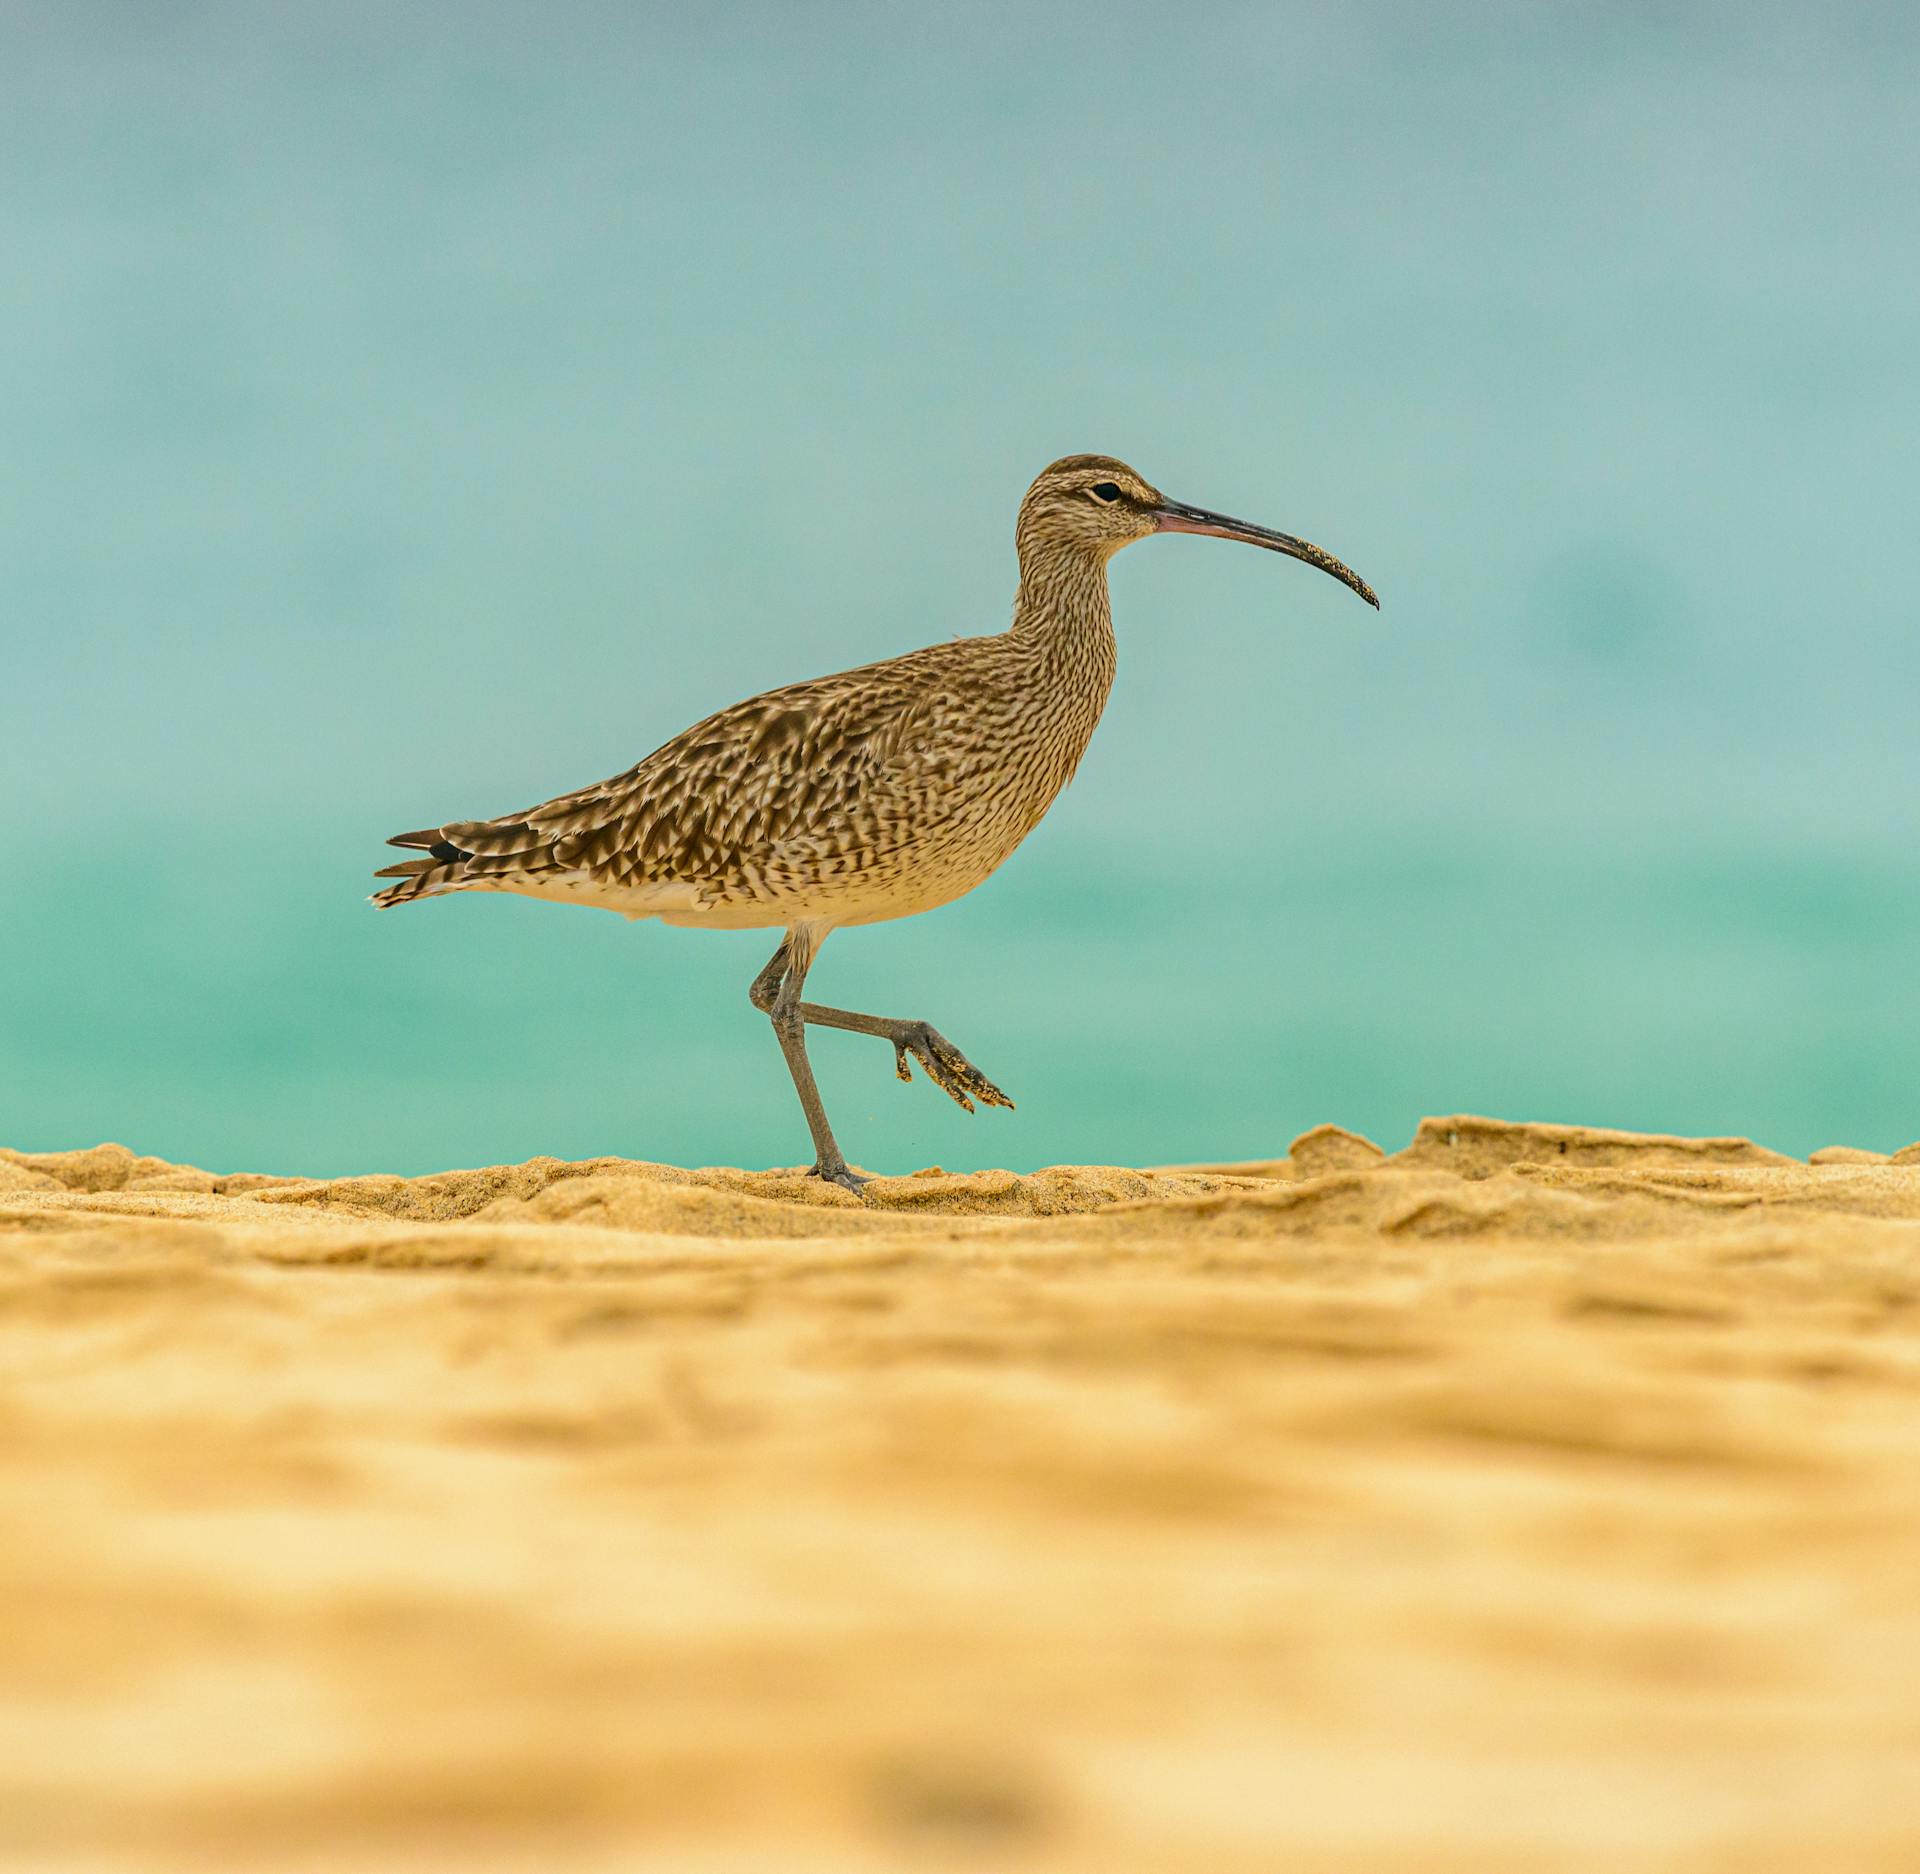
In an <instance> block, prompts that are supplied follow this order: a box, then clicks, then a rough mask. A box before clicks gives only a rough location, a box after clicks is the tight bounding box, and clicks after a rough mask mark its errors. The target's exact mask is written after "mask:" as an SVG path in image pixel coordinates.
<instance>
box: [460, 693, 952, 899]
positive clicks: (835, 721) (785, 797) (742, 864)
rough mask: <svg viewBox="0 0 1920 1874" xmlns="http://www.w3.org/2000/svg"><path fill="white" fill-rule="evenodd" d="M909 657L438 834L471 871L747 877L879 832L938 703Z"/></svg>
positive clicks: (764, 698)
mask: <svg viewBox="0 0 1920 1874" xmlns="http://www.w3.org/2000/svg"><path fill="white" fill-rule="evenodd" d="M915 661H916V660H915V659H912V658H899V659H894V660H892V661H890V662H889V663H885V664H872V665H868V666H866V667H865V668H863V669H860V670H852V671H847V672H844V673H842V674H841V675H839V676H834V677H822V678H818V679H816V680H815V681H813V682H810V683H798V684H791V685H789V686H787V687H786V688H784V689H779V690H770V691H768V692H766V693H765V694H764V695H761V696H755V697H750V698H749V699H748V700H747V701H746V702H743V703H736V704H734V705H733V706H732V707H731V708H729V709H723V710H721V711H720V712H719V713H718V714H717V715H713V716H709V717H708V718H707V719H706V720H705V721H704V722H698V723H695V724H694V726H693V727H692V728H690V729H687V730H685V731H684V732H683V733H682V734H680V735H677V736H675V737H674V738H673V740H672V741H670V742H668V743H666V744H665V745H664V746H662V747H661V748H658V749H656V750H655V751H654V752H653V753H652V754H651V755H649V756H647V757H646V759H645V760H643V761H640V762H637V763H635V765H634V766H633V767H631V768H629V769H627V770H626V771H625V772H624V773H623V774H617V775H615V776H613V777H612V778H611V779H610V780H606V781H602V782H598V783H596V784H595V785H594V786H592V787H586V788H581V789H578V790H577V791H575V792H574V793H571V794H563V795H561V796H559V797H558V798H557V799H554V800H550V801H545V802H543V803H542V804H541V805H540V806H537V807H532V808H529V809H528V810H527V811H526V812H524V813H521V814H514V815H509V816H505V817H503V818H501V819H498V820H477V821H465V822H459V823H456V824H453V825H449V826H446V827H443V828H441V829H440V837H441V838H443V839H444V840H446V841H448V842H450V843H451V844H453V845H455V846H457V847H459V848H460V849H461V850H462V851H464V852H467V853H470V854H472V855H473V856H472V858H471V859H469V860H468V862H467V864H466V866H465V868H464V870H465V872H466V873H467V874H468V875H469V876H473V875H480V876H487V875H504V874H513V875H517V876H535V877H537V876H539V875H540V874H543V873H575V874H577V873H580V872H585V873H587V874H589V875H590V876H592V877H594V878H596V879H599V880H601V881H602V882H604V883H607V884H610V885H621V886H634V885H644V884H651V883H655V882H666V881H679V882H686V883H692V884H716V885H718V884H738V883H742V882H745V883H751V882H753V881H754V880H756V879H758V878H762V877H765V876H768V875H771V874H777V873H779V872H781V871H783V870H784V869H785V867H786V866H787V865H789V864H792V863H795V862H797V861H800V860H802V859H805V860H809V861H812V860H817V859H818V858H820V857H822V856H832V855H835V854H846V853H849V852H852V851H854V850H856V849H857V848H859V847H860V845H861V844H862V842H866V843H868V844H872V843H874V842H876V841H883V840H884V839H885V837H886V828H885V826H884V824H883V823H882V822H883V821H884V818H885V804H884V803H885V801H886V799H887V798H888V795H889V790H888V788H887V787H886V786H885V785H883V782H884V777H885V775H886V773H887V770H888V768H889V765H890V764H891V763H892V762H893V761H894V760H895V759H896V757H897V756H898V755H899V753H900V751H901V749H902V747H903V745H904V744H905V743H906V742H907V741H909V740H911V739H912V737H913V735H914V731H915V728H916V725H917V724H918V723H919V721H920V719H921V718H922V717H924V716H925V714H926V712H927V710H928V708H929V706H930V705H929V697H928V692H927V689H926V686H925V681H924V677H923V676H918V675H916V673H915V672H914V671H913V670H912V669H910V668H905V666H910V665H912V664H913V663H914V662H915Z"/></svg>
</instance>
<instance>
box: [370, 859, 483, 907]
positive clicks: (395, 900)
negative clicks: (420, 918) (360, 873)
mask: <svg viewBox="0 0 1920 1874" xmlns="http://www.w3.org/2000/svg"><path fill="white" fill-rule="evenodd" d="M461 873H462V868H461V867H460V866H459V865H457V864H455V865H442V864H441V863H440V862H439V861H438V860H437V859H414V860H410V861H409V862H408V863H407V864H405V865H390V866H388V867H386V868H385V869H384V870H383V871H379V872H376V873H374V877H375V878H392V879H398V880H399V881H400V882H399V883H398V884H397V885H389V886H388V887H387V888H386V889H385V890H384V891H377V892H375V893H374V894H373V898H372V903H373V904H374V905H375V906H377V907H378V908H379V909H380V910H382V911H386V910H390V909H391V908H392V907H393V906H394V905H397V904H411V903H412V902H413V901H414V899H416V898H437V897H439V896H441V895H442V894H443V893H445V892H450V891H458V890H460V888H461V887H462V886H463V885H464V884H465V883H466V882H467V881H466V880H465V879H464V878H463V877H462V876H461Z"/></svg>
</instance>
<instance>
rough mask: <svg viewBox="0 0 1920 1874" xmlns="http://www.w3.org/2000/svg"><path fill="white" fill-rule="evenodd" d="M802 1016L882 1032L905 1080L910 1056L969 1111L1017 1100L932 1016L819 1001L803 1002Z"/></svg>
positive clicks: (864, 1032) (822, 1023)
mask: <svg viewBox="0 0 1920 1874" xmlns="http://www.w3.org/2000/svg"><path fill="white" fill-rule="evenodd" d="M800 1019H801V1020H802V1021H804V1022H812V1023H813V1024H814V1025H815V1026H816V1027H819V1028H849V1029H851V1030H852V1031H853V1032H854V1033H855V1034H857V1035H878V1036H879V1037H880V1038H881V1040H883V1041H891V1042H892V1043H893V1071H894V1072H895V1073H896V1074H898V1075H899V1076H900V1078H901V1079H902V1080H911V1079H912V1078H913V1073H912V1070H911V1069H910V1068H909V1067H908V1066H907V1056H908V1055H909V1054H911V1055H912V1056H913V1058H914V1059H915V1060H916V1061H918V1062H919V1063H920V1065H921V1066H922V1067H924V1068H925V1069H926V1072H927V1078H928V1079H929V1080H931V1081H932V1082H933V1084H934V1085H935V1086H936V1087H938V1088H940V1089H941V1091H942V1092H944V1093H947V1094H949V1095H951V1096H952V1097H953V1098H954V1099H956V1100H958V1101H959V1102H960V1104H961V1105H962V1106H964V1107H965V1108H966V1109H967V1111H968V1112H972V1111H973V1102H974V1101H975V1100H978V1101H980V1103H981V1104H982V1105H983V1106H1005V1107H1009V1108H1011V1107H1012V1105H1013V1102H1012V1101H1011V1100H1010V1099H1008V1098H1007V1096H1006V1095H1005V1094H1004V1093H1002V1092H1001V1091H1000V1089H999V1088H998V1087H996V1086H995V1085H994V1084H993V1082H992V1081H991V1080H989V1079H988V1078H987V1077H986V1075H985V1074H983V1073H982V1072H981V1071H980V1070H979V1068H977V1067H976V1066H974V1064H973V1063H972V1062H971V1061H970V1060H968V1059H967V1057H966V1056H965V1055H964V1054H962V1053H961V1052H960V1050H959V1049H958V1048H956V1047H955V1046H954V1045H953V1043H952V1042H951V1041H949V1040H948V1039H947V1038H946V1036H945V1035H943V1034H942V1033H941V1032H940V1031H939V1029H937V1028H936V1027H934V1025H933V1024H932V1023H931V1022H918V1021H911V1020H898V1019H896V1018H895V1017H893V1016H890V1015H861V1014H858V1013H856V1012H855V1011H854V1010H852V1009H829V1008H823V1007H822V1006H821V1005H820V1004H819V1003H818V1002H803V1003H801V1004H800Z"/></svg>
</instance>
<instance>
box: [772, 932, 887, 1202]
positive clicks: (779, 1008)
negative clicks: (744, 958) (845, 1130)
mask: <svg viewBox="0 0 1920 1874" xmlns="http://www.w3.org/2000/svg"><path fill="white" fill-rule="evenodd" d="M823 935H824V933H822V932H816V931H814V930H811V929H809V928H808V927H807V926H806V925H804V924H802V925H796V926H795V927H794V928H793V929H792V930H790V931H788V932H787V935H786V939H785V941H784V942H783V943H782V944H781V945H780V948H779V949H778V950H776V951H775V952H774V953H773V956H772V958H771V960H770V961H769V962H768V964H767V967H766V968H765V969H763V970H762V971H761V972H760V974H759V975H758V976H756V977H755V978H754V982H753V987H752V989H750V990H749V991H748V994H749V995H750V996H751V997H752V998H753V1006H754V1007H755V1008H757V1009H760V1010H762V1011H764V1012H765V1013H766V1014H767V1015H768V1016H770V1017H771V1018H772V1020H773V1032H774V1034H775V1036H776V1037H777V1038H778V1040H779V1043H780V1052H781V1053H782V1054H784V1055H785V1056H786V1057H787V1072H788V1073H790V1074H791V1075H792V1076H793V1090H794V1092H796V1093H797V1094H799V1096H800V1109H801V1111H802V1112H804V1113H805V1114H806V1116H807V1130H808V1131H809V1132H811V1133H812V1134H813V1153H814V1163H813V1175H814V1176H815V1177H816V1178H825V1179H826V1180H827V1182H828V1183H829V1184H837V1185H839V1186H840V1188H841V1189H842V1190H845V1191H852V1192H854V1193H855V1194H856V1195H857V1194H858V1192H859V1190H860V1187H861V1186H862V1185H863V1184H865V1183H866V1180H865V1179H864V1178H862V1177H859V1176H857V1175H856V1174H855V1173H854V1172H852V1171H849V1170H848V1169H847V1161H846V1159H845V1157H844V1156H843V1155H842V1154H841V1151H840V1147H839V1146H838V1145H837V1144H836V1143H835V1142H834V1137H833V1128H832V1127H831V1126H830V1125H828V1124H827V1109H826V1107H825V1106H824V1105H822V1104H821V1100H820V1088H819V1086H818V1084H817V1083H816V1082H815V1080H814V1077H813V1067H812V1065H811V1063H810V1062H809V1061H808V1060H807V1025H806V1017H805V1016H803V1015H802V1014H801V1012H800V986H801V984H802V983H804V982H805V981H806V980H807V971H808V969H809V968H810V967H811V966H812V963H813V958H814V952H815V951H817V950H818V949H819V947H820V942H821V938H822V936H823Z"/></svg>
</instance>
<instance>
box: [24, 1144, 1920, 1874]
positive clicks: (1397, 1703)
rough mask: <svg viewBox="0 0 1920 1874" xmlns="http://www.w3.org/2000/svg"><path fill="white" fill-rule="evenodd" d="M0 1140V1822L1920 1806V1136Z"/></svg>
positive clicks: (1596, 1852)
mask: <svg viewBox="0 0 1920 1874" xmlns="http://www.w3.org/2000/svg"><path fill="white" fill-rule="evenodd" d="M1816 1161H1817V1162H1816V1163H1815V1164H1813V1165H1811V1166H1809V1165H1805V1164H1801V1163H1798V1162H1797V1161H1793V1160H1789V1159H1784V1158H1780V1157H1778V1156H1776V1155H1774V1154H1772V1153H1769V1152H1765V1151H1762V1150H1760V1149H1758V1148H1757V1147H1754V1146H1752V1145H1748V1144H1746V1143H1744V1142H1743V1141H1727V1140H1720V1141H1685V1140H1660V1139H1643V1138H1636V1137H1633V1136H1630V1135H1625V1134H1613V1133H1599V1132H1593V1131H1589V1130H1583V1129H1580V1128H1570V1127H1569V1128H1562V1127H1544V1126H1539V1127H1520V1126H1503V1125H1497V1124H1494V1123H1492V1122H1489V1121H1485V1120H1472V1119H1442V1120H1433V1121H1429V1122H1427V1124H1426V1125H1425V1126H1423V1127H1422V1129H1421V1132H1420V1134H1419V1136H1418V1138H1417V1139H1416V1140H1415V1142H1414V1144H1413V1145H1412V1146H1411V1147H1410V1148H1409V1149H1408V1150H1407V1151H1405V1152H1402V1153H1400V1154H1398V1155H1396V1156H1394V1157H1390V1158H1383V1157H1382V1156H1381V1155H1380V1154H1379V1153H1378V1152H1377V1151H1376V1150H1375V1149H1374V1148H1372V1147H1370V1146H1368V1145H1366V1144H1365V1143H1364V1142H1363V1141H1359V1140H1356V1139H1353V1138H1351V1137H1350V1136H1349V1135H1346V1134H1340V1133H1336V1132H1334V1131H1333V1130H1332V1129H1330V1128H1329V1129H1324V1130H1323V1131H1321V1132H1319V1133H1316V1134H1310V1135H1308V1137H1307V1138H1306V1139H1305V1140H1302V1141H1300V1142H1298V1143H1297V1144H1296V1147H1295V1149H1294V1151H1293V1153H1292V1155H1291V1156H1290V1157H1289V1158H1287V1159H1283V1160H1279V1161H1276V1162H1274V1163H1272V1164H1269V1165H1263V1166H1258V1167H1240V1168H1234V1167H1215V1168H1211V1169H1209V1170H1205V1171H1182V1172H1165V1173H1151V1172H1135V1171H1118V1170H1076V1169H1061V1170H1053V1171H1046V1172H1041V1173H1038V1174H1036V1175H1035V1176H1032V1177H1014V1176H1011V1175H1009V1174H1006V1173H983V1174H977V1175H974V1176H969V1177H953V1178H949V1177H945V1176H942V1175H939V1174H937V1173H923V1174H921V1175H919V1176H917V1177H913V1178H900V1179H890V1180H883V1181H880V1182H878V1183H876V1185H875V1186H874V1187H873V1190H872V1194H871V1197H872V1201H871V1202H870V1203H869V1204H867V1205H866V1206H864V1207H863V1206H862V1205H861V1204H859V1203H858V1202H857V1201H855V1200H853V1199H851V1198H849V1197H847V1196H846V1195H845V1194H844V1193H842V1192H839V1191H834V1190H828V1189H826V1188H824V1187H822V1186H819V1185H817V1184H813V1183H811V1182H809V1181H806V1180H802V1179H799V1178H796V1177H794V1176H791V1175H788V1174H778V1173H768V1174H748V1173H742V1172H734V1171H709V1172H686V1171H678V1170H674V1169H670V1168H666V1167H661V1166H654V1165H644V1164H637V1163H629V1162H625V1161H619V1160H604V1161H600V1162H597V1163H592V1164H580V1165H571V1164H561V1163H558V1162H556V1161H553V1160H536V1161H534V1162H533V1163H531V1164H528V1165H520V1166H513V1167H507V1168H496V1169H493V1170H487V1171H472V1172H451V1173H447V1174H445V1175H443V1176H439V1177H433V1178H419V1179H412V1180H402V1179H398V1178H361V1179H349V1180H344V1181H339V1182H335V1183H313V1182H308V1181H296V1180H275V1179H266V1178H245V1177H233V1178H216V1177H213V1176H210V1175H208V1174H207V1173H204V1172H200V1171H195V1170H191V1169H188V1168H184V1167H178V1166H172V1165H166V1164H163V1163H161V1162H159V1161H157V1160H154V1159H141V1158H135V1157H133V1156H132V1155H131V1154H130V1153H128V1152H126V1151H124V1150H123V1149H122V1148H120V1147H117V1146H100V1147H97V1148H95V1149H94V1150H92V1151H87V1152H76V1153H69V1154H64V1155H60V1156H56V1157H27V1156H24V1155H20V1154H0V1452H3V1453H4V1464H3V1465H0V1866H4V1867H6V1868H7V1869H9V1870H11V1869H14V1868H20V1869H35V1870H38V1869H46V1870H50V1871H58V1870H68V1869H87V1870H100V1871H102V1874H105V1871H106V1870H113V1869H121V1868H135V1867H176V1866H177V1867H202V1866H205V1867H210V1868H231V1869H247V1870H254V1869H272V1870H281V1869H298V1870H306V1869H316V1870H317V1869H326V1870H329V1871H347V1870H353V1871H357V1870H375V1869H382V1870H384V1869H401V1868H405V1869H409V1870H420V1871H422V1874H440V1871H441V1870H448V1871H449V1874H451V1871H452V1870H461V1871H462V1874H466V1871H472V1874H494V1871H495V1870H506V1869H512V1870H522V1869H525V1870H550V1869H551V1870H557V1869H566V1870H573V1871H579V1874H600V1871H601V1870H614V1869H627V1868H648V1869H655V1868H657V1869H663V1870H687V1871H688V1874H709V1871H712V1874H719V1871H720V1870H749V1869H751V1870H760V1869H767V1870H777V1871H779V1874H813V1871H814V1870H823V1871H824V1870H830V1869H849V1870H864V1869H869V1868H872V1869H881V1868H894V1867H921V1866H925V1867H930V1868H937V1869H943V1868H955V1867H986V1868H994V1869H1008V1870H1028V1869H1048V1870H1052V1869H1061V1870H1069V1869H1070V1870H1082V1869H1084V1870H1088V1871H1089V1874H1091V1871H1093V1870H1101V1871H1102V1874H1110V1871H1118V1870H1125V1869H1132V1868H1142V1869H1146V1868H1169V1869H1172V1868H1179V1869H1193V1870H1208V1871H1219V1874H1239V1871H1240V1870H1249V1871H1250V1870H1256V1869H1258V1870H1263V1871H1265V1870H1315V1871H1318V1870H1330V1871H1332V1874H1358V1871H1359V1870H1388V1869H1392V1870H1395V1871H1396V1874H1398V1871H1400V1870H1427V1869H1441V1870H1448V1871H1449V1874H1456V1871H1457V1874H1468V1870H1472V1871H1473V1874H1484V1871H1486V1870H1514V1871H1515V1874H1519V1871H1520V1870H1525V1871H1526V1874H1553V1871H1555V1870H1561V1869H1580V1870H1588V1869H1591V1870H1601V1869H1606V1870H1609V1871H1610V1874H1611V1871H1612V1870H1619V1869H1625V1868H1632V1869H1636V1870H1637V1869H1652V1868H1657V1869H1676V1870H1680V1869H1684V1870H1714V1871H1715V1874H1722V1871H1724V1874H1733V1871H1734V1870H1739V1871H1740V1874H1758V1871H1764V1870H1771V1869H1789V1868H1790V1869H1795V1870H1807V1874H1815V1871H1818V1874H1835V1871H1836V1870H1848V1871H1851V1870H1864V1869H1876V1870H1877V1869H1886V1870H1893V1869H1903V1870H1904V1869H1911V1868H1914V1867H1916V1866H1920V1308H1917V1307H1916V1303H1917V1302H1920V1148H1916V1149H1914V1150H1913V1151H1910V1152H1908V1153H1903V1154H1900V1155H1899V1157H1898V1158H1896V1159H1894V1160H1892V1161H1888V1160H1884V1159H1880V1158H1877V1157H1875V1156H1873V1155H1871V1154H1866V1153H1851V1154H1849V1153H1839V1152H1836V1153H1823V1154H1817V1155H1816Z"/></svg>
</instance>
